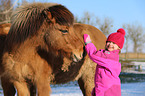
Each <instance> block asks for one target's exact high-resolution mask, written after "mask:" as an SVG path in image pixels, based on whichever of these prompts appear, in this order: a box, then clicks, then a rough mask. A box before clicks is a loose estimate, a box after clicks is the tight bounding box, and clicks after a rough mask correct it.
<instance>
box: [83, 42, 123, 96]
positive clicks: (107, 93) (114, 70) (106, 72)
mask: <svg viewBox="0 0 145 96" xmlns="http://www.w3.org/2000/svg"><path fill="white" fill-rule="evenodd" d="M85 49H86V51H87V53H88V55H89V57H90V59H91V60H93V61H94V62H95V63H97V67H96V73H95V88H94V89H93V91H92V94H94V93H95V96H121V83H120V78H119V74H120V72H121V64H120V63H119V50H114V51H106V50H103V49H101V50H99V51H97V49H96V47H95V46H94V44H93V43H89V44H87V45H86V46H85Z"/></svg>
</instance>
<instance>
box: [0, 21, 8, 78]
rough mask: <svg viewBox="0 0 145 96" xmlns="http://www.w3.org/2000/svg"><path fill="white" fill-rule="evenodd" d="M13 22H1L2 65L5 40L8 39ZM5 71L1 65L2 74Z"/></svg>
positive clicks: (0, 72) (0, 46)
mask: <svg viewBox="0 0 145 96" xmlns="http://www.w3.org/2000/svg"><path fill="white" fill-rule="evenodd" d="M10 27H11V24H10V23H6V24H0V66H2V65H1V62H2V61H1V59H2V53H3V49H4V41H5V39H6V35H7V34H8V32H9V30H10ZM2 73H3V69H2V67H0V75H1V74H2Z"/></svg>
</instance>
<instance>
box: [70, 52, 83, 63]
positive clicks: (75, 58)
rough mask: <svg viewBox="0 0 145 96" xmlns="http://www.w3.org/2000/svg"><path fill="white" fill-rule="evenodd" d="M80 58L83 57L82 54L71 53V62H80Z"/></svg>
mask: <svg viewBox="0 0 145 96" xmlns="http://www.w3.org/2000/svg"><path fill="white" fill-rule="evenodd" d="M82 59H83V54H80V55H76V54H73V55H72V61H73V62H80V61H81V60H82Z"/></svg>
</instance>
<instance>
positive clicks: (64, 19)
mask: <svg viewBox="0 0 145 96" xmlns="http://www.w3.org/2000/svg"><path fill="white" fill-rule="evenodd" d="M49 11H50V12H51V14H52V17H54V18H55V20H56V23H58V24H60V25H65V26H70V25H73V23H74V16H73V14H72V13H71V12H70V11H69V10H68V9H67V8H66V7H64V6H62V5H55V6H52V7H50V8H49Z"/></svg>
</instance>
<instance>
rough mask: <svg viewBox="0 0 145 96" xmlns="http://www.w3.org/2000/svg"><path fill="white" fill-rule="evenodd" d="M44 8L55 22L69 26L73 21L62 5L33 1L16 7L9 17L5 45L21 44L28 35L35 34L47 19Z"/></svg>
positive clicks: (71, 15) (72, 17)
mask: <svg viewBox="0 0 145 96" xmlns="http://www.w3.org/2000/svg"><path fill="white" fill-rule="evenodd" d="M44 10H46V11H49V12H51V14H52V17H54V18H55V20H56V23H58V24H60V25H66V26H70V25H72V24H73V22H74V16H73V14H72V13H71V12H70V11H69V10H68V9H67V8H66V7H64V6H62V5H60V4H55V3H33V4H28V5H25V6H21V7H19V8H17V9H16V10H15V11H14V13H13V15H12V19H11V23H12V25H11V28H10V31H9V33H8V35H7V39H6V42H7V44H6V47H13V46H14V45H15V44H17V45H18V44H21V43H22V42H24V41H25V40H26V39H27V38H28V37H31V36H34V35H36V34H37V30H38V29H39V28H40V26H41V25H42V23H43V21H44V20H45V19H47V16H46V14H44Z"/></svg>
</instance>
